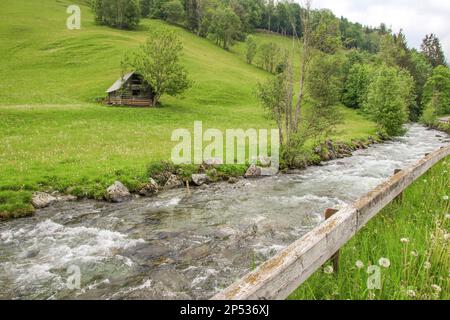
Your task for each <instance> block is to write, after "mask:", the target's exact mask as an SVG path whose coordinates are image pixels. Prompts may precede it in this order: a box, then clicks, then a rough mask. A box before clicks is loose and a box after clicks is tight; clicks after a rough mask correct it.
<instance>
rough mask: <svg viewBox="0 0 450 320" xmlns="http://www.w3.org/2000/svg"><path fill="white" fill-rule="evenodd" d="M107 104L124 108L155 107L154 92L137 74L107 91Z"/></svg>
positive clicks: (132, 74) (122, 79)
mask: <svg viewBox="0 0 450 320" xmlns="http://www.w3.org/2000/svg"><path fill="white" fill-rule="evenodd" d="M106 92H107V93H108V97H107V103H108V104H110V105H123V106H142V107H148V106H153V96H154V94H153V90H152V88H151V87H150V86H149V85H148V83H147V82H146V81H145V80H144V78H143V77H142V76H141V75H140V74H138V73H137V72H134V71H133V72H130V73H127V74H126V75H124V76H123V77H122V78H121V79H118V80H117V81H116V82H115V83H114V84H113V85H112V86H111V88H109V89H108V90H107V91H106Z"/></svg>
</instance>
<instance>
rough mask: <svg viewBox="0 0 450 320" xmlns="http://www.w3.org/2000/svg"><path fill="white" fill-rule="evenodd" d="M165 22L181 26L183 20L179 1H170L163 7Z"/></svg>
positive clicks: (182, 8) (182, 9)
mask: <svg viewBox="0 0 450 320" xmlns="http://www.w3.org/2000/svg"><path fill="white" fill-rule="evenodd" d="M163 11H164V16H165V19H166V21H168V22H170V23H173V24H181V23H182V22H183V20H184V18H185V12H184V7H183V5H182V4H181V2H180V1H179V0H171V1H169V2H166V3H165V4H164V6H163Z"/></svg>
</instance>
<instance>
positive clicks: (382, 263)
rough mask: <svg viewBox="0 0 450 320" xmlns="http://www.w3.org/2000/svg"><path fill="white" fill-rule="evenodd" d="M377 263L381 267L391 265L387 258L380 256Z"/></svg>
mask: <svg viewBox="0 0 450 320" xmlns="http://www.w3.org/2000/svg"><path fill="white" fill-rule="evenodd" d="M378 264H379V265H380V266H381V267H383V268H389V267H390V266H391V261H390V260H389V259H388V258H380V260H378Z"/></svg>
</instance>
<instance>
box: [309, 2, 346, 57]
mask: <svg viewBox="0 0 450 320" xmlns="http://www.w3.org/2000/svg"><path fill="white" fill-rule="evenodd" d="M311 27H312V33H311V44H312V46H313V47H314V48H316V49H318V50H320V51H322V52H325V53H330V54H333V53H335V52H336V51H337V49H338V48H339V47H340V46H341V44H342V43H341V34H340V29H339V20H338V19H337V18H336V17H335V15H334V14H333V13H332V12H331V11H330V10H328V9H322V10H319V11H315V12H314V13H313V15H312V21H311Z"/></svg>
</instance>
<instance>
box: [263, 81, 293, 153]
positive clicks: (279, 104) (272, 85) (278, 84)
mask: <svg viewBox="0 0 450 320" xmlns="http://www.w3.org/2000/svg"><path fill="white" fill-rule="evenodd" d="M285 90H286V85H285V78H284V75H283V74H279V75H277V76H275V77H270V78H269V79H268V80H267V81H266V82H264V83H260V84H258V87H257V90H256V95H257V97H258V99H259V101H260V102H261V104H262V106H263V108H264V109H265V110H266V112H267V115H268V116H269V118H270V119H273V120H275V122H276V123H277V127H278V131H279V133H280V145H283V144H284V133H283V118H284V114H285V113H286V101H285V97H286V91H285Z"/></svg>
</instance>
